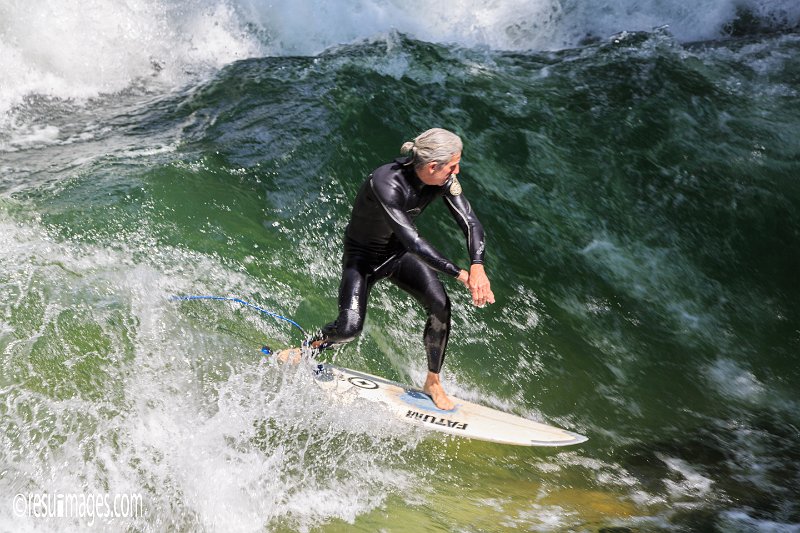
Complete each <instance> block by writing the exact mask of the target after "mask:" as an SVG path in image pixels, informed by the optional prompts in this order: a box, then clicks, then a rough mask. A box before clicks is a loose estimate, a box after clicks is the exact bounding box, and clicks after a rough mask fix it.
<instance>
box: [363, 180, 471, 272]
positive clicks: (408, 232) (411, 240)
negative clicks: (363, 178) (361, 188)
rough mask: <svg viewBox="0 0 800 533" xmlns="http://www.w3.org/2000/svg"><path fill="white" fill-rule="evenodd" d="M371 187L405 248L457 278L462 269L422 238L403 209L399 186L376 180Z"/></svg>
mask: <svg viewBox="0 0 800 533" xmlns="http://www.w3.org/2000/svg"><path fill="white" fill-rule="evenodd" d="M370 187H372V191H373V193H374V194H375V197H376V198H377V200H378V201H379V202H380V204H381V206H382V207H383V210H384V211H385V213H386V217H387V220H388V221H389V225H390V226H391V228H392V231H393V232H394V234H395V236H396V237H397V239H398V240H399V241H400V243H401V244H402V245H403V247H405V248H406V250H408V251H409V253H412V254H414V255H415V256H417V257H419V258H420V259H421V260H422V261H423V262H424V263H425V264H427V265H428V266H430V267H431V268H433V269H434V270H438V271H439V272H444V273H445V274H449V275H450V276H453V277H454V278H457V277H458V275H459V274H460V273H461V269H460V268H458V267H457V266H456V265H454V264H453V262H452V261H450V260H449V259H447V258H446V257H445V256H443V255H442V254H441V253H440V252H439V251H438V250H436V248H434V247H433V246H431V244H430V243H429V242H428V241H426V240H425V239H423V238H422V237H420V235H419V233H418V232H417V228H416V227H414V223H413V221H412V220H411V217H409V216H408V214H407V213H406V212H405V211H404V210H403V209H402V207H401V206H402V192H401V191H400V190H399V186H398V185H397V184H395V183H393V182H391V181H388V182H387V183H383V182H381V183H376V180H374V179H370Z"/></svg>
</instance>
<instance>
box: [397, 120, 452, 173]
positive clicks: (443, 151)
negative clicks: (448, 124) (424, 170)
mask: <svg viewBox="0 0 800 533" xmlns="http://www.w3.org/2000/svg"><path fill="white" fill-rule="evenodd" d="M463 148H464V144H463V143H462V142H461V137H459V136H458V135H456V134H455V133H453V132H452V131H447V130H445V129H442V128H431V129H429V130H427V131H423V132H422V133H420V134H419V135H417V137H416V138H415V139H414V140H413V141H408V142H406V143H403V146H401V147H400V153H401V154H410V155H411V163H413V164H414V167H415V168H416V167H421V166H423V165H426V164H428V163H431V162H435V163H436V164H437V165H444V164H445V163H448V162H449V161H450V160H451V159H452V158H453V156H454V155H456V154H458V153H461V150H462V149H463Z"/></svg>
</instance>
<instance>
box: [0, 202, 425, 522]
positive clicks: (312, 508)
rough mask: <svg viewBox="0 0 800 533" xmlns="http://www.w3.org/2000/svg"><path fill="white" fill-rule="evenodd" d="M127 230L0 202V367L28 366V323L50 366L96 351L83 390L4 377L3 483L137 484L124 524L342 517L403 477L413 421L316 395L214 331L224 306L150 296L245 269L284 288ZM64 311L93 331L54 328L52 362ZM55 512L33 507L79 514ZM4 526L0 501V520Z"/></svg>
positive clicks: (223, 283) (14, 488)
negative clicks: (99, 231) (108, 239)
mask: <svg viewBox="0 0 800 533" xmlns="http://www.w3.org/2000/svg"><path fill="white" fill-rule="evenodd" d="M137 231H141V232H142V234H141V235H139V234H134V235H128V236H121V237H122V238H121V239H120V241H119V242H118V245H117V246H115V248H114V249H109V248H102V247H98V246H95V245H89V244H84V243H80V242H71V241H65V240H60V239H56V238H54V237H53V236H51V235H49V234H48V230H47V229H46V227H42V226H41V225H39V224H38V223H36V222H35V221H32V220H28V221H9V220H7V219H6V218H5V217H4V215H3V213H2V212H0V233H2V235H3V240H2V241H0V272H2V278H1V279H2V283H3V287H4V290H7V291H8V297H7V298H4V300H3V303H2V306H0V316H4V317H12V318H15V320H14V322H12V323H11V324H10V325H11V327H7V326H6V322H7V321H4V322H3V323H2V324H3V326H2V327H0V345H2V346H4V358H3V363H2V364H0V367H2V371H3V372H4V375H5V372H9V373H10V374H11V373H19V372H22V373H25V372H29V373H32V374H31V380H30V381H32V382H36V380H37V379H39V377H38V375H37V374H36V373H37V372H38V370H37V368H39V367H40V365H39V364H33V363H31V362H30V361H29V358H30V356H31V353H32V351H33V350H35V349H36V348H35V347H34V345H35V344H36V343H37V339H40V338H41V339H45V340H46V341H47V343H48V345H49V346H51V348H49V349H47V350H46V351H45V352H41V351H40V352H39V353H40V357H47V358H49V360H51V361H52V364H53V365H61V364H63V365H64V368H65V372H73V373H74V372H77V371H78V370H77V369H78V366H77V365H79V364H80V363H81V362H82V361H84V360H85V358H87V357H98V358H99V360H98V361H97V362H95V363H93V366H92V368H91V376H92V379H96V380H97V382H95V383H93V385H92V386H91V387H90V389H89V390H87V389H86V387H84V388H83V389H81V388H78V387H73V386H72V385H71V384H70V381H69V380H68V379H66V378H64V379H62V378H61V377H53V376H49V377H43V378H42V379H43V382H44V383H45V384H46V385H47V386H46V387H45V388H44V390H41V391H39V390H36V389H31V388H29V387H27V386H25V385H19V386H17V385H15V386H12V387H10V388H7V389H6V390H4V391H3V400H4V404H3V406H2V408H3V409H4V411H3V418H2V420H3V424H4V430H3V431H1V432H0V463H2V464H3V470H4V474H3V476H0V490H1V491H2V492H3V493H4V494H15V493H17V492H19V491H20V487H40V488H41V489H42V490H46V491H48V492H51V493H55V492H69V493H73V492H75V493H86V492H102V493H109V492H112V493H141V494H143V496H144V501H145V509H146V511H147V513H148V514H147V516H145V517H140V518H139V519H134V520H133V521H131V522H130V523H131V524H132V525H133V526H134V528H135V529H142V528H145V529H146V528H147V527H152V528H155V529H160V528H163V529H205V530H219V531H255V530H261V529H263V528H264V527H268V524H270V523H281V524H289V525H290V526H289V527H291V528H292V529H297V530H305V531H307V530H310V529H312V528H314V527H316V526H319V525H321V524H324V523H326V522H328V521H330V520H332V519H334V518H338V519H341V520H344V521H347V522H352V521H353V520H355V518H356V517H357V516H359V515H360V514H362V513H365V512H368V511H369V510H371V509H374V508H375V507H377V506H379V505H380V504H381V503H382V502H383V500H384V498H385V497H386V494H387V493H390V492H392V491H393V490H404V489H405V488H407V487H408V486H410V485H411V484H412V483H413V482H414V478H413V475H412V474H411V473H409V472H408V471H407V470H406V468H405V467H404V465H402V461H403V458H402V457H403V454H402V451H403V450H408V449H413V448H414V447H415V446H416V444H417V442H418V441H419V438H420V437H419V436H417V434H416V433H415V432H413V431H410V430H408V429H407V428H406V427H405V426H402V427H400V426H397V425H393V424H392V423H389V422H387V420H386V417H382V416H381V413H380V412H379V411H378V410H375V409H360V408H359V406H357V405H355V406H350V407H349V408H347V409H337V408H335V407H333V408H332V407H331V406H329V405H328V404H329V402H328V400H327V398H326V397H325V396H324V394H323V393H322V391H320V390H318V389H317V388H316V387H314V386H313V385H312V386H309V384H310V383H311V377H310V375H309V373H308V372H304V371H303V370H302V369H297V368H294V367H287V368H286V369H282V368H280V367H278V366H277V365H274V364H264V363H263V362H260V361H261V360H260V356H259V355H258V352H257V347H258V346H257V345H255V344H254V345H253V346H252V347H250V346H246V343H242V339H241V338H239V337H237V336H236V335H233V336H231V335H229V334H228V333H227V331H228V330H229V329H230V328H231V322H230V320H231V317H230V313H231V310H230V309H234V308H235V307H233V306H230V307H228V306H227V304H221V303H220V304H218V303H214V304H210V305H217V307H214V308H208V307H204V305H205V304H188V303H187V304H182V303H178V302H170V301H168V300H167V298H166V297H167V296H169V295H171V294H174V293H186V292H194V291H198V292H211V291H212V290H213V291H220V292H223V293H229V292H230V293H237V294H239V295H246V294H248V293H249V294H255V293H258V292H259V291H260V290H263V287H257V286H254V285H261V284H262V283H265V284H267V285H269V286H270V292H271V293H272V294H273V296H274V297H275V298H277V299H278V300H280V301H281V302H282V303H283V309H287V310H289V311H291V310H292V308H293V307H296V306H297V305H298V303H299V299H298V298H297V296H296V295H293V294H292V293H291V291H290V290H289V289H287V288H286V287H284V286H283V285H281V284H280V283H277V282H275V283H273V282H271V281H270V280H260V281H256V280H253V279H251V278H250V277H248V276H246V275H244V274H241V273H240V272H239V271H238V269H237V268H236V265H232V266H230V265H226V263H225V262H224V261H222V260H221V259H220V258H218V257H215V256H208V255H203V254H196V253H192V252H189V251H187V250H179V249H170V248H169V247H165V246H160V247H159V248H158V249H157V250H155V251H154V252H152V251H151V252H152V253H142V252H143V251H145V250H148V251H150V245H149V244H148V243H149V240H148V238H149V237H148V234H147V231H148V229H147V228H146V227H145V228H142V229H140V230H137ZM260 303H261V302H260ZM236 309H238V308H236ZM283 309H281V310H283ZM70 324H76V325H77V326H78V329H77V330H76V329H75V328H74V327H71V326H70ZM235 324H236V326H235V327H241V328H242V331H243V333H244V334H245V336H247V337H253V338H255V339H257V338H258V337H265V338H272V339H277V340H279V341H280V342H283V343H288V342H289V336H290V333H287V331H286V328H285V327H284V326H279V325H276V324H273V323H271V322H270V321H265V320H260V321H259V320H254V321H247V320H241V321H240V320H238V319H236V320H235ZM81 325H86V327H89V328H93V329H97V331H98V332H97V334H95V335H93V337H102V338H103V339H105V340H106V341H107V343H108V344H107V347H106V348H103V349H102V350H100V351H92V352H87V351H85V350H81V349H73V347H72V346H71V343H72V342H73V341H71V340H67V342H65V343H64V344H63V345H62V346H61V349H62V350H63V360H62V359H61V358H60V357H59V353H58V352H57V351H56V352H54V351H53V348H52V346H53V344H52V343H58V342H59V339H66V338H67V337H65V336H66V335H70V333H71V335H72V336H74V335H76V334H79V333H80V327H81ZM22 328H26V329H24V330H23V329H22ZM248 332H250V333H248ZM10 341H13V342H10ZM103 358H107V362H106V363H103V362H102V360H103ZM26 361H27V362H26ZM11 375H13V374H11ZM76 375H77V374H76ZM27 382H28V380H25V379H22V378H18V379H17V381H16V383H27ZM5 428H12V429H14V431H13V432H10V431H6V430H5ZM62 439H63V440H62ZM376 450H380V452H381V453H376ZM395 458H396V459H397V460H396V461H395ZM398 464H399V466H398ZM76 465H78V467H76ZM67 524H68V523H67V522H64V521H61V522H57V521H51V522H41V523H40V522H37V523H36V525H37V528H39V529H40V530H58V529H59V528H62V529H63V527H75V528H76V529H77V528H79V527H80V524H78V523H75V524H72V526H68V525H67ZM100 524H101V526H100V527H101V529H102V528H106V529H108V528H118V527H120V522H119V521H117V522H104V521H100ZM84 525H85V523H84ZM127 525H128V522H124V525H123V527H125V526H127ZM20 527H24V524H22V523H20V522H19V521H17V520H16V519H14V518H13V517H11V516H10V510H9V508H8V507H7V506H6V507H4V508H3V507H0V529H10V530H19V528H20Z"/></svg>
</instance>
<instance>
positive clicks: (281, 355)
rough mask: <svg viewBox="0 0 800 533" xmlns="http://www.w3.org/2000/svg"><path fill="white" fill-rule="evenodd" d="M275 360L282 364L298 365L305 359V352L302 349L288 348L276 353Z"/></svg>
mask: <svg viewBox="0 0 800 533" xmlns="http://www.w3.org/2000/svg"><path fill="white" fill-rule="evenodd" d="M275 358H276V359H277V360H278V361H280V362H281V363H289V364H291V365H296V364H297V363H299V362H300V359H302V358H303V352H302V350H300V348H287V349H285V350H278V351H277V352H275Z"/></svg>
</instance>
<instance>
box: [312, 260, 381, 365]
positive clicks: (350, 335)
mask: <svg viewBox="0 0 800 533" xmlns="http://www.w3.org/2000/svg"><path fill="white" fill-rule="evenodd" d="M343 263H344V264H343V267H342V281H341V282H340V283H339V316H338V317H337V318H336V320H334V321H333V322H331V323H330V324H327V325H325V326H323V328H322V333H321V336H320V338H317V339H314V340H313V341H312V343H311V346H312V347H313V348H319V349H325V348H329V347H331V346H335V345H338V344H345V343H347V342H350V341H351V340H353V339H355V338H356V337H357V336H358V335H359V333H361V330H362V329H363V327H364V318H365V317H366V314H367V297H368V296H369V291H370V289H371V288H372V285H373V284H374V282H375V280H374V276H373V275H372V269H371V268H370V267H369V265H368V264H367V262H366V261H363V260H361V259H360V258H358V257H345V258H344V260H343Z"/></svg>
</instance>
